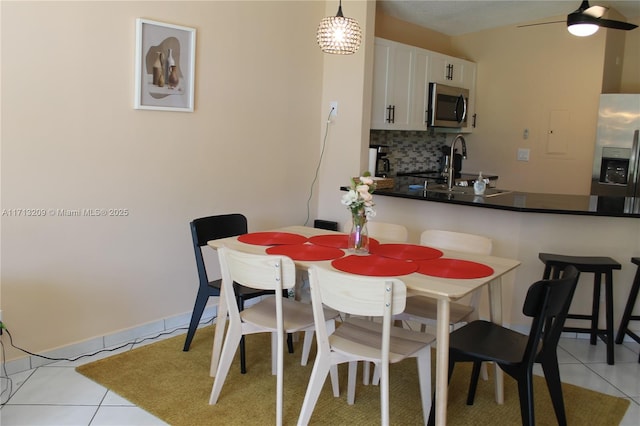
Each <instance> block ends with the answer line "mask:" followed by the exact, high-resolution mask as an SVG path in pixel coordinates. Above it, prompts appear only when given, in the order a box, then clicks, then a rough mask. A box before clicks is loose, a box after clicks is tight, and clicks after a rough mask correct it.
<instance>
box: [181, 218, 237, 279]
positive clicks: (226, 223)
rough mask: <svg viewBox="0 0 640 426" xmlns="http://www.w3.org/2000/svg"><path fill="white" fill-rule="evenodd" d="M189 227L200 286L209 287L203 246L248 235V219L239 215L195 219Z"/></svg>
mask: <svg viewBox="0 0 640 426" xmlns="http://www.w3.org/2000/svg"><path fill="white" fill-rule="evenodd" d="M189 226H190V227H191V240H192V242H193V250H194V253H195V256H196V266H197V267H198V278H199V279H200V286H204V287H207V286H208V285H209V278H208V277H207V268H206V267H205V264H204V258H203V257H202V246H205V245H206V244H207V241H211V240H217V239H218V238H227V237H235V236H236V235H242V234H246V233H247V218H246V217H244V216H243V215H241V214H239V213H232V214H223V215H218V216H207V217H201V218H198V219H194V220H193V221H192V222H190V223H189Z"/></svg>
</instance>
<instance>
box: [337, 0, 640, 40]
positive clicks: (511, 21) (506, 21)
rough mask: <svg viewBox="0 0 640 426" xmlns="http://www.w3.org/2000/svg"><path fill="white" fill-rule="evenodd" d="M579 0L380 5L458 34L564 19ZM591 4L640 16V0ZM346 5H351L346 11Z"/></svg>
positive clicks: (387, 0)
mask: <svg viewBox="0 0 640 426" xmlns="http://www.w3.org/2000/svg"><path fill="white" fill-rule="evenodd" d="M580 3H582V1H581V0H536V1H532V0H516V1H514V0H496V1H486V0H464V1H463V0H448V1H442V0H378V1H377V7H378V8H379V9H380V10H381V11H382V12H384V13H385V14H387V15H391V16H393V17H395V18H398V19H401V20H403V21H406V22H411V23H413V24H416V25H420V26H421V27H425V28H429V29H431V30H434V31H438V32H440V33H443V34H447V35H449V36H455V35H462V34H467V33H473V32H476V31H482V30H486V29H490V28H496V27H503V26H508V25H517V24H522V23H531V22H532V21H536V20H544V19H550V18H551V19H550V20H552V21H557V20H564V19H566V15H568V14H569V13H571V12H573V11H574V10H576V9H578V7H579V6H580ZM589 5H590V6H596V5H597V6H605V7H612V8H614V9H616V10H617V11H618V12H619V13H620V14H621V15H623V16H624V17H625V18H627V19H632V18H637V17H640V0H619V1H604V0H603V1H599V0H592V1H590V2H589ZM346 8H348V5H345V14H347V10H348V9H346ZM604 17H605V18H606V17H607V14H606V13H605V15H604ZM557 25H561V24H557ZM633 31H640V29H635V30H633Z"/></svg>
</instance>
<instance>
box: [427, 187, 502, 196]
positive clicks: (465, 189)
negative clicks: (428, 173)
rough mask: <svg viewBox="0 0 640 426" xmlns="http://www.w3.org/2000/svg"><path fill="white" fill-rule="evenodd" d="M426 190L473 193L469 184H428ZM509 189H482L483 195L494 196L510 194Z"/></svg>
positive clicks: (454, 193) (440, 192)
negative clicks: (449, 185) (450, 186)
mask: <svg viewBox="0 0 640 426" xmlns="http://www.w3.org/2000/svg"><path fill="white" fill-rule="evenodd" d="M427 192H435V193H438V194H453V195H475V194H474V193H473V188H472V187H470V186H454V187H453V188H451V189H449V187H448V186H447V185H443V184H435V185H428V186H427ZM510 193H511V191H508V190H505V189H497V188H487V189H486V190H485V191H484V197H496V196H498V195H504V194H510Z"/></svg>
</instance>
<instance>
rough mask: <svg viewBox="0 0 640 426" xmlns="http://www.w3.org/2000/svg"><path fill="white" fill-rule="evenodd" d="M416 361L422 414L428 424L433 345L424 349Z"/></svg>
mask: <svg viewBox="0 0 640 426" xmlns="http://www.w3.org/2000/svg"><path fill="white" fill-rule="evenodd" d="M416 361H417V362H418V380H419V382H420V398H421V400H422V416H423V420H424V424H425V425H426V424H428V423H429V413H430V412H431V347H429V346H428V347H426V348H425V349H423V350H422V352H421V353H419V354H418V356H417V357H416Z"/></svg>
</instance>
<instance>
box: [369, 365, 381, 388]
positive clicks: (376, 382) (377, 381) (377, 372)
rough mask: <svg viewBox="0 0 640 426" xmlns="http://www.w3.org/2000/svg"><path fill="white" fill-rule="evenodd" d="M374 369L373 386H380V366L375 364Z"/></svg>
mask: <svg viewBox="0 0 640 426" xmlns="http://www.w3.org/2000/svg"><path fill="white" fill-rule="evenodd" d="M373 366H374V369H373V378H372V379H371V384H372V385H374V386H378V385H379V384H380V364H374V365H373Z"/></svg>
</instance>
